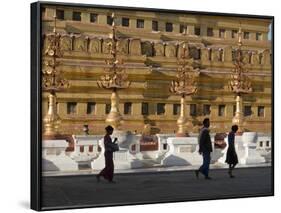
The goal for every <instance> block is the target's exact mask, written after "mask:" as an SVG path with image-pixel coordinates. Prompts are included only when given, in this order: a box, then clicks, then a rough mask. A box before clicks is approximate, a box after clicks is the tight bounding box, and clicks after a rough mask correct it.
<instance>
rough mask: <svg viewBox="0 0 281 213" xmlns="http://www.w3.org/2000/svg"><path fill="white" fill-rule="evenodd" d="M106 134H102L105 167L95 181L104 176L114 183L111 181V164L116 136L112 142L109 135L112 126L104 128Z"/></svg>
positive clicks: (112, 166) (112, 172)
mask: <svg viewBox="0 0 281 213" xmlns="http://www.w3.org/2000/svg"><path fill="white" fill-rule="evenodd" d="M105 130H106V134H105V136H104V139H103V141H104V148H105V151H104V157H105V168H104V169H103V170H102V171H101V172H100V173H99V174H98V175H97V176H96V178H97V181H98V182H99V181H100V177H101V176H102V177H104V179H106V180H108V181H109V182H111V183H115V181H113V174H114V164H113V152H115V151H118V150H116V145H117V144H116V141H117V138H115V139H114V141H113V142H112V140H111V137H110V135H112V133H113V130H114V128H113V127H112V126H107V127H106V128H105Z"/></svg>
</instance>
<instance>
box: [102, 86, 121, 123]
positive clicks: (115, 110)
mask: <svg viewBox="0 0 281 213" xmlns="http://www.w3.org/2000/svg"><path fill="white" fill-rule="evenodd" d="M122 120H123V119H122V115H121V113H120V112H119V96H118V92H117V90H116V89H114V90H113V92H112V94H111V108H110V112H109V114H108V116H107V118H106V120H105V121H106V122H107V123H108V124H110V125H111V126H113V128H114V129H119V128H120V126H121V121H122Z"/></svg>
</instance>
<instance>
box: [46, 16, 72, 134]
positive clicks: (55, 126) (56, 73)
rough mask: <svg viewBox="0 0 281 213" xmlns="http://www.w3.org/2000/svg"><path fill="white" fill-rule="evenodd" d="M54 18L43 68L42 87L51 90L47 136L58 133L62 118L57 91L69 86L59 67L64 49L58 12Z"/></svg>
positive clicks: (47, 90)
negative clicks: (57, 23)
mask: <svg viewBox="0 0 281 213" xmlns="http://www.w3.org/2000/svg"><path fill="white" fill-rule="evenodd" d="M54 19H55V21H54V29H53V33H51V34H48V35H46V39H48V44H49V45H48V46H47V48H46V50H45V51H44V55H45V57H44V58H43V60H44V63H43V69H42V74H43V75H42V88H43V91H45V92H49V95H48V100H49V103H48V112H47V114H46V115H45V116H44V118H43V124H44V133H43V135H47V136H50V135H54V136H55V135H58V131H59V124H60V123H61V120H60V118H59V116H58V114H57V102H56V92H58V91H61V90H62V89H64V88H67V87H68V81H66V80H65V79H64V78H63V76H62V73H61V71H60V70H59V69H58V68H57V67H58V65H59V62H58V61H57V59H58V58H60V57H62V51H61V48H60V37H61V36H60V34H59V33H57V32H56V13H55V15H54Z"/></svg>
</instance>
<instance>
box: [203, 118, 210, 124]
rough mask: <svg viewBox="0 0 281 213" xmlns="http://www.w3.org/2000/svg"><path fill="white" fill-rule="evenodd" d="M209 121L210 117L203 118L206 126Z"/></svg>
mask: <svg viewBox="0 0 281 213" xmlns="http://www.w3.org/2000/svg"><path fill="white" fill-rule="evenodd" d="M208 122H210V119H209V118H205V119H204V120H203V125H204V126H205V125H207V123H208Z"/></svg>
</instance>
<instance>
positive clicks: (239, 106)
mask: <svg viewBox="0 0 281 213" xmlns="http://www.w3.org/2000/svg"><path fill="white" fill-rule="evenodd" d="M241 47H242V31H241V27H240V28H239V32H238V49H237V51H236V58H235V61H234V66H235V68H234V69H233V72H232V74H231V80H230V82H229V87H230V90H231V91H232V92H234V93H235V94H236V111H235V116H234V117H233V119H232V123H233V124H236V125H238V127H239V129H238V132H240V133H242V132H244V130H245V129H244V116H243V97H242V95H244V94H248V93H251V92H252V85H251V81H250V78H249V77H248V76H247V72H248V70H247V69H246V68H245V63H244V62H243V55H242V49H241Z"/></svg>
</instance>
